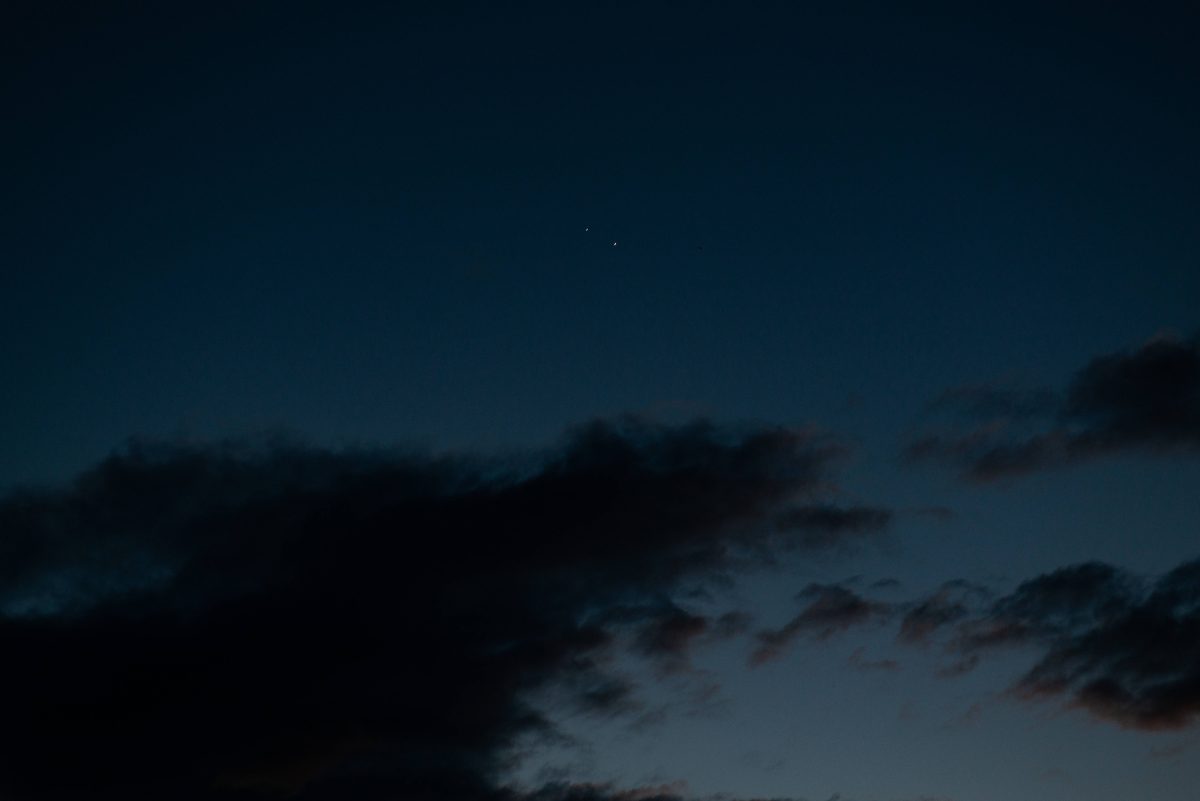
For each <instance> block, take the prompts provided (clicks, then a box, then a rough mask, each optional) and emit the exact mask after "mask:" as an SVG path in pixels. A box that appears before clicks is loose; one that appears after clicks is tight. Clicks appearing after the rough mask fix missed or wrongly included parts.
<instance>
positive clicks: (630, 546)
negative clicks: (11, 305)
mask: <svg viewBox="0 0 1200 801" xmlns="http://www.w3.org/2000/svg"><path fill="white" fill-rule="evenodd" d="M835 453H836V448H833V447H832V446H830V445H829V443H827V442H825V441H823V440H822V439H820V438H819V437H816V436H814V435H812V434H807V433H798V432H796V431H792V430H788V429H782V428H764V429H754V430H739V431H734V430H728V429H724V428H720V427H717V426H714V425H711V424H707V423H696V424H693V425H687V426H681V427H660V426H654V425H649V424H644V423H640V422H637V421H635V420H621V421H618V422H600V423H595V424H592V425H589V426H585V427H583V428H581V429H579V430H577V431H575V432H574V433H573V434H572V435H571V436H570V437H569V438H568V440H567V441H566V442H565V444H564V445H563V446H562V447H561V448H559V449H557V450H555V451H553V452H550V453H547V454H545V455H543V456H541V457H538V458H532V457H531V458H528V459H524V460H520V461H517V462H512V463H496V462H486V461H479V460H471V459H440V458H431V457H424V456H414V455H403V454H397V453H392V452H379V453H331V452H325V451H319V450H314V449H307V448H301V447H286V446H276V447H268V448H260V449H242V450H239V449H236V448H217V449H199V448H170V447H164V448H137V447H133V448H131V449H129V450H128V451H126V452H123V453H121V454H119V455H116V456H113V457H112V458H110V459H107V460H106V461H104V462H103V463H101V464H100V465H98V466H97V467H95V468H94V469H92V470H90V471H89V472H87V473H86V474H84V475H83V476H81V477H80V478H79V479H78V480H77V481H76V482H75V483H74V484H73V485H72V486H70V487H69V488H67V489H64V490H60V491H48V492H38V493H33V492H30V493H24V494H20V495H14V496H11V497H9V498H7V499H6V500H4V501H3V502H0V531H2V532H3V537H2V538H0V651H2V652H3V654H4V659H3V661H2V662H0V705H2V706H3V709H4V715H3V723H2V724H0V796H3V797H4V798H6V799H14V801H46V800H50V799H66V798H76V797H79V795H81V794H86V795H87V796H88V797H90V798H97V799H122V801H137V800H138V799H161V798H171V799H174V800H175V801H188V799H197V800H198V801H199V800H204V801H208V800H209V799H218V800H220V801H225V800H226V799H229V800H233V799H237V801H242V800H243V799H245V800H246V801H250V800H252V799H259V798H297V799H302V800H303V801H325V799H331V800H332V799H347V798H352V799H356V800H362V799H368V800H369V799H384V798H387V799H393V798H406V799H430V800H431V801H432V800H433V799H444V798H455V799H466V800H467V801H469V800H470V799H485V798H500V797H505V796H504V792H502V791H501V790H498V789H497V786H496V783H497V781H498V777H499V776H500V775H501V773H502V770H503V768H504V766H505V764H506V763H505V759H506V758H507V756H506V755H507V754H509V753H510V749H511V748H512V747H513V745H514V743H515V741H516V740H517V739H518V738H526V739H527V738H529V737H535V738H536V737H537V736H539V735H549V734H550V733H552V726H551V724H550V723H549V722H548V721H547V720H546V719H545V718H544V717H543V715H542V714H541V713H540V712H539V710H538V708H537V707H536V706H534V705H533V703H531V701H530V700H529V699H530V698H531V697H532V695H533V694H534V693H539V692H546V691H548V690H552V689H553V690H557V691H559V692H561V693H565V694H566V695H567V696H569V697H570V698H572V699H573V700H572V703H575V704H577V705H579V706H581V707H584V708H589V709H594V710H595V709H598V710H612V709H621V708H624V707H625V705H627V704H628V703H629V697H630V693H631V688H630V687H629V686H628V685H627V684H625V683H623V682H622V681H621V680H620V679H619V678H617V677H614V676H612V675H610V674H609V673H608V672H607V670H606V668H605V664H606V661H605V654H606V652H607V651H609V650H610V649H611V648H612V647H613V642H614V637H615V636H616V635H615V634H614V632H616V633H619V632H620V631H621V630H622V627H627V626H633V627H635V628H637V627H640V629H639V630H640V631H641V634H640V635H639V636H638V639H637V641H638V643H639V644H640V647H642V648H643V649H645V650H647V651H650V652H654V653H667V654H670V653H684V652H686V650H687V648H688V647H689V645H690V644H691V643H693V642H694V641H695V639H696V637H697V636H700V635H702V634H704V633H705V632H709V633H715V632H729V631H735V630H738V629H739V627H744V626H745V624H746V621H745V620H744V619H742V618H740V617H738V616H736V615H735V616H734V617H731V618H728V619H725V618H718V619H717V620H708V619H704V618H700V617H698V616H695V615H690V614H688V613H686V612H682V611H681V610H674V611H672V612H671V613H670V614H664V610H670V609H671V606H670V602H669V600H668V601H666V602H664V600H663V599H670V598H671V597H672V595H673V594H675V593H677V592H681V591H682V590H683V589H686V586H691V585H695V584H696V583H698V582H699V583H702V582H703V581H704V580H706V579H707V578H709V577H718V576H720V575H722V574H725V573H728V572H729V571H730V570H733V569H737V568H738V567H740V566H743V565H744V564H746V563H747V562H748V561H750V560H753V559H754V558H757V557H758V555H760V554H761V553H762V552H763V551H764V549H769V548H770V547H771V545H772V542H773V540H772V538H778V537H779V536H780V534H779V533H778V532H776V531H775V529H774V527H773V526H772V525H771V521H772V520H773V519H774V517H775V516H776V515H777V514H778V512H779V510H780V508H782V507H785V506H790V505H794V504H795V503H797V502H803V501H804V498H805V496H806V495H811V494H812V493H813V492H814V491H815V490H816V489H817V488H819V487H820V486H822V485H823V484H824V482H826V481H827V480H828V475H827V471H828V468H829V466H830V460H831V459H832V458H833V456H834V455H835ZM685 585H686V586H685ZM630 610H635V611H630ZM636 610H641V611H636ZM622 615H624V617H623V618H622V617H621V616H622ZM617 618H621V619H620V620H617ZM826 625H828V626H833V625H835V624H834V623H833V621H832V620H830V621H828V622H827V623H826ZM714 636H715V635H714ZM579 792H581V791H578V790H572V791H569V792H568V791H565V790H564V791H562V792H560V793H559V794H558V795H557V796H555V795H554V794H553V793H550V791H547V793H550V794H548V795H545V796H544V797H545V798H546V799H550V798H554V797H559V798H584V797H588V796H586V794H585V795H582V796H581V795H579ZM649 797H651V796H647V798H649Z"/></svg>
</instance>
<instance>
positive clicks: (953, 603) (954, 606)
mask: <svg viewBox="0 0 1200 801" xmlns="http://www.w3.org/2000/svg"><path fill="white" fill-rule="evenodd" d="M986 595H987V591H986V590H985V589H984V588H983V587H981V586H979V585H977V584H974V583H971V582H968V581H963V580H961V579H956V580H954V581H948V582H946V583H945V584H943V585H942V586H941V587H939V588H938V590H937V592H935V593H933V594H932V595H930V596H928V597H926V598H923V599H921V600H919V601H917V602H915V603H913V604H910V605H908V609H907V611H906V612H905V613H904V616H903V617H902V618H901V620H900V634H899V638H900V640H901V641H902V642H906V643H909V644H923V643H926V642H928V641H929V639H930V637H932V636H933V635H934V634H935V633H936V632H937V631H938V630H940V629H942V628H944V627H946V626H949V625H951V624H953V623H957V622H958V621H960V620H962V619H963V618H965V617H966V616H967V615H968V614H969V613H970V611H971V602H972V600H978V599H979V598H981V597H986Z"/></svg>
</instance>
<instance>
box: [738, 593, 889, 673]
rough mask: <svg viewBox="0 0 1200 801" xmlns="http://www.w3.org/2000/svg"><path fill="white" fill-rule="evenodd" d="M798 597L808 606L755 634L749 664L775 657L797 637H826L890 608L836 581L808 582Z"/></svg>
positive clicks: (874, 616)
mask: <svg viewBox="0 0 1200 801" xmlns="http://www.w3.org/2000/svg"><path fill="white" fill-rule="evenodd" d="M797 597H798V598H800V599H803V600H805V601H808V603H807V605H806V606H805V607H804V609H803V610H801V612H800V613H799V614H798V615H796V616H795V617H793V618H792V619H791V620H789V621H788V622H787V623H786V624H784V625H783V626H781V627H780V628H778V629H769V630H767V631H762V632H759V633H758V635H757V639H758V647H757V648H756V649H755V650H754V652H753V653H752V654H751V655H750V663H751V664H752V665H761V664H763V663H764V662H769V661H770V660H772V659H775V658H777V657H778V656H780V655H781V654H782V652H783V650H784V649H785V648H786V647H787V646H788V645H790V644H791V643H792V642H793V641H794V640H796V638H798V637H801V636H807V637H810V638H812V639H814V640H824V639H828V638H830V637H832V636H833V635H835V634H837V633H839V632H842V631H845V630H846V629H849V628H852V627H854V626H859V625H862V624H864V623H867V622H869V621H871V620H873V619H875V618H877V617H881V616H884V615H886V614H887V613H888V612H889V611H890V607H889V606H888V605H886V604H881V603H876V602H874V601H869V600H867V599H865V598H863V597H862V596H860V595H858V594H857V593H855V592H853V591H852V590H849V589H846V588H845V587H843V586H841V585H838V584H810V585H809V586H808V587H806V588H805V589H804V590H802V591H801V592H800V593H799V594H798V596H797Z"/></svg>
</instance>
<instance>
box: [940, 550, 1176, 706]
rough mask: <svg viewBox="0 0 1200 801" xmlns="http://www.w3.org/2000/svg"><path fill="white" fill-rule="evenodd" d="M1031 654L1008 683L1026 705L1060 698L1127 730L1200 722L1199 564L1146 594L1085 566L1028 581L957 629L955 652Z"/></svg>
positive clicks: (1116, 575)
mask: <svg viewBox="0 0 1200 801" xmlns="http://www.w3.org/2000/svg"><path fill="white" fill-rule="evenodd" d="M1012 644H1025V645H1032V646H1034V647H1037V648H1038V649H1039V650H1040V656H1039V657H1038V660H1037V662H1036V664H1035V665H1034V666H1033V667H1032V668H1031V669H1030V670H1029V671H1028V672H1027V673H1026V674H1025V675H1024V676H1023V677H1022V678H1021V679H1020V681H1019V682H1017V684H1016V685H1015V687H1014V688H1013V689H1014V692H1015V693H1016V694H1017V695H1019V696H1021V697H1025V698H1031V699H1034V698H1052V699H1057V698H1061V699H1065V700H1066V701H1067V703H1068V704H1069V705H1070V706H1075V707H1079V708H1082V709H1085V710H1087V711H1088V712H1090V713H1092V714H1093V715H1095V716H1097V717H1099V718H1102V719H1104V720H1108V721H1112V722H1114V723H1117V724H1119V725H1121V726H1123V727H1126V728H1135V729H1175V728H1180V727H1183V726H1185V725H1187V724H1189V723H1190V722H1192V721H1193V720H1195V719H1196V718H1197V717H1200V560H1196V561H1191V562H1187V563H1184V564H1182V565H1180V566H1179V567H1177V568H1175V569H1174V570H1172V571H1171V572H1169V573H1167V574H1166V575H1164V576H1162V577H1160V578H1159V579H1158V580H1157V581H1155V582H1154V583H1153V584H1151V585H1150V586H1149V587H1144V586H1142V584H1141V583H1140V582H1139V581H1137V579H1136V578H1135V577H1133V576H1131V575H1129V574H1127V573H1125V572H1124V571H1121V570H1118V569H1117V568H1114V567H1112V566H1110V565H1106V564H1102V563H1097V562H1091V563H1086V564H1081V565H1074V566H1071V567H1065V568H1062V569H1060V570H1056V571H1054V572H1052V573H1048V574H1045V575H1043V576H1039V577H1037V578H1035V579H1032V580H1030V581H1027V582H1025V583H1024V584H1022V585H1021V586H1020V587H1018V588H1017V589H1016V590H1015V591H1014V592H1013V593H1011V594H1009V595H1006V596H1004V597H1002V598H1000V599H999V600H997V601H996V602H995V604H994V605H993V606H992V607H991V609H990V610H989V611H988V612H987V614H985V615H983V616H981V617H979V618H976V619H973V620H971V621H970V622H968V623H966V624H964V625H963V626H962V628H961V629H960V630H959V633H958V640H957V642H956V643H955V646H954V647H955V648H956V650H958V651H960V652H962V653H965V654H966V655H968V656H978V655H980V654H983V653H985V652H988V651H991V650H994V649H996V648H998V647H1001V646H1006V645H1012Z"/></svg>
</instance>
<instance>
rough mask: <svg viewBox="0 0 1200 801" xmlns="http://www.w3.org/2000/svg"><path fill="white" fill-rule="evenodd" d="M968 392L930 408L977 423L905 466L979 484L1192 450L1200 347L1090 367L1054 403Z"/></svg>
mask: <svg viewBox="0 0 1200 801" xmlns="http://www.w3.org/2000/svg"><path fill="white" fill-rule="evenodd" d="M1054 397H1055V396H1054V395H1053V394H1050V393H1043V392H1036V393H1032V394H1030V393H1026V394H1024V395H1013V394H1012V393H1008V392H1005V391H1002V390H997V389H989V388H986V387H974V388H971V389H970V390H969V391H967V390H956V391H952V392H951V393H949V394H947V395H943V396H942V397H941V398H940V399H939V400H938V401H937V402H935V405H936V406H937V407H938V408H943V409H945V408H948V407H952V408H956V409H958V410H960V411H962V412H964V413H966V414H968V415H969V416H973V417H974V418H976V419H981V420H982V422H981V423H980V424H979V425H978V426H977V427H975V428H972V429H969V430H966V431H961V430H950V431H948V432H941V433H933V434H928V435H925V436H922V437H920V438H918V439H916V440H915V441H914V442H912V443H911V444H910V445H909V446H908V448H907V455H908V456H909V457H910V458H913V459H918V460H921V459H933V460H938V461H945V462H949V463H952V464H954V465H956V466H958V467H959V468H960V469H961V470H962V471H963V474H964V475H965V476H966V477H968V478H971V479H974V480H978V481H987V480H991V479H996V478H1002V477H1005V476H1012V475H1018V474H1022V473H1028V472H1031V471H1034V470H1040V469H1043V468H1048V467H1055V466H1060V465H1066V464H1071V463H1073V462H1079V461H1083V460H1087V459H1092V458H1096V457H1099V456H1104V455H1107V454H1111V453H1116V452H1122V451H1140V452H1152V453H1179V452H1189V453H1195V452H1197V451H1200V339H1195V338H1193V339H1187V340H1184V339H1175V338H1165V337H1164V338H1158V339H1155V340H1152V341H1151V342H1149V343H1147V344H1145V345H1143V346H1142V347H1141V348H1138V349H1137V350H1135V351H1132V352H1121V353H1115V354H1111V355H1108V356H1103V357H1100V358H1098V359H1095V360H1093V361H1092V362H1090V363H1089V364H1088V365H1086V366H1085V367H1084V368H1083V369H1082V370H1081V371H1080V372H1079V373H1078V374H1077V375H1076V376H1075V377H1074V379H1073V380H1072V381H1071V383H1070V386H1069V387H1068V389H1067V392H1066V393H1065V395H1064V396H1062V398H1061V399H1060V400H1058V401H1057V402H1054V403H1052V402H1051V400H1052V399H1053V398H1054Z"/></svg>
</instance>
